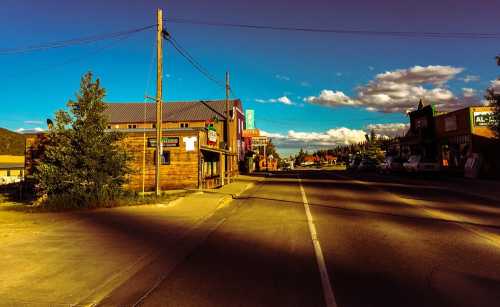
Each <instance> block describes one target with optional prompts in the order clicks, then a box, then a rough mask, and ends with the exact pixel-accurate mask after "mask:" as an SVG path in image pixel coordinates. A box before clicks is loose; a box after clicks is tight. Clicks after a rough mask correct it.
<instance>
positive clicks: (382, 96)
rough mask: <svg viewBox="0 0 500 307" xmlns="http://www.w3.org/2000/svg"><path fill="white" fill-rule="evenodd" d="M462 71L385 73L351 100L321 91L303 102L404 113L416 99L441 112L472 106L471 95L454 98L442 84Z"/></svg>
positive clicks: (435, 69)
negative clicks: (429, 104) (430, 104)
mask: <svg viewBox="0 0 500 307" xmlns="http://www.w3.org/2000/svg"><path fill="white" fill-rule="evenodd" d="M462 71H463V68H459V67H452V66H439V65H437V66H432V65H431V66H427V67H422V66H414V67H412V68H408V69H398V70H395V71H387V72H384V73H381V74H377V75H376V76H375V79H374V80H372V81H370V82H368V83H367V84H365V85H362V86H359V87H358V88H357V89H356V96H355V97H349V96H347V95H345V94H344V93H343V92H340V91H333V90H326V89H325V90H322V91H321V92H320V94H319V95H318V96H310V97H307V98H305V99H304V101H306V102H309V103H313V104H320V105H325V106H339V105H341V106H342V105H343V106H359V107H364V108H365V109H366V110H368V111H379V112H385V113H397V112H401V113H406V112H408V111H409V110H412V109H414V108H415V107H416V106H417V104H418V101H419V100H420V99H424V102H425V103H432V104H434V105H436V106H437V107H438V109H439V110H442V111H445V110H450V109H455V108H459V107H461V106H464V105H469V104H472V103H474V102H473V101H472V98H473V96H468V97H457V96H455V95H454V94H453V92H451V91H450V90H449V89H447V88H446V87H445V83H446V82H448V81H449V80H451V79H453V78H454V77H455V76H456V75H457V74H459V73H460V72H462ZM429 86H430V88H429ZM464 94H465V93H464ZM466 94H470V92H467V93H466ZM464 98H467V99H464ZM476 103H477V101H476Z"/></svg>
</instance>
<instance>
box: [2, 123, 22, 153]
mask: <svg viewBox="0 0 500 307" xmlns="http://www.w3.org/2000/svg"><path fill="white" fill-rule="evenodd" d="M24 140H25V138H24V135H22V134H19V133H16V132H13V131H10V130H7V129H4V128H0V155H14V156H24Z"/></svg>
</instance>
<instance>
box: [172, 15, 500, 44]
mask: <svg viewBox="0 0 500 307" xmlns="http://www.w3.org/2000/svg"><path fill="white" fill-rule="evenodd" d="M166 20H167V21H168V22H171V23H180V24H192V25H205V26H214V27H229V28H240V29H254V30H272V31H292V32H310V33H329V34H346V35H366V36H391V37H401V38H451V39H497V38H500V33H486V32H439V31H381V30H365V29H361V30H355V29H325V28H307V27H285V26H271V25H257V24H243V23H227V22H218V21H206V20H195V19H186V18H168V19H166Z"/></svg>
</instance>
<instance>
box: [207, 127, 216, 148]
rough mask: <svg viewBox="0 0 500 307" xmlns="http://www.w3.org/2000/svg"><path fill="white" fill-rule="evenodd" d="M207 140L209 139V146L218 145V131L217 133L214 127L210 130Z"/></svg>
mask: <svg viewBox="0 0 500 307" xmlns="http://www.w3.org/2000/svg"><path fill="white" fill-rule="evenodd" d="M207 138H208V144H210V145H214V144H216V143H217V131H215V128H213V127H209V128H208V130H207Z"/></svg>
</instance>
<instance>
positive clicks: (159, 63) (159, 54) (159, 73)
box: [155, 9, 163, 196]
mask: <svg viewBox="0 0 500 307" xmlns="http://www.w3.org/2000/svg"><path fill="white" fill-rule="evenodd" d="M156 18H157V27H156V157H155V158H156V180H155V181H156V195H157V196H159V195H160V194H161V186H160V163H161V154H162V152H161V149H162V148H161V136H162V107H163V106H162V82H163V78H162V77H163V50H162V43H163V38H162V31H163V11H162V10H161V9H158V10H157V12H156Z"/></svg>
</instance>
